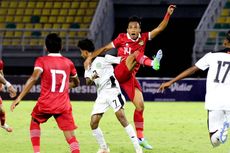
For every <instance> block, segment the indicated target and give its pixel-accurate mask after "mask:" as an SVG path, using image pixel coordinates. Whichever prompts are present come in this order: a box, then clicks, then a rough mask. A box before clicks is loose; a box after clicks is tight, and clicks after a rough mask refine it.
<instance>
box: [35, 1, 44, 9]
mask: <svg viewBox="0 0 230 153" xmlns="http://www.w3.org/2000/svg"><path fill="white" fill-rule="evenodd" d="M43 7H44V2H37V4H36V8H43Z"/></svg>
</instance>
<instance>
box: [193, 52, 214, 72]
mask: <svg viewBox="0 0 230 153" xmlns="http://www.w3.org/2000/svg"><path fill="white" fill-rule="evenodd" d="M211 54H212V53H211V52H210V53H207V54H206V55H204V56H203V57H202V58H201V59H199V60H198V61H197V62H196V64H195V65H196V66H197V67H198V68H199V69H201V70H203V71H204V70H206V69H207V68H208V67H209V62H208V59H209V57H210V55H211Z"/></svg>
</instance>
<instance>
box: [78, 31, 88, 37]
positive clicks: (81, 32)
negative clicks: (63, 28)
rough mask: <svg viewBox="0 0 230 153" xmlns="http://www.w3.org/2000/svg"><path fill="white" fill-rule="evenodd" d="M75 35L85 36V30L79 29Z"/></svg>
mask: <svg viewBox="0 0 230 153" xmlns="http://www.w3.org/2000/svg"><path fill="white" fill-rule="evenodd" d="M77 36H78V37H81V38H83V37H85V36H86V32H85V31H79V32H78V33H77Z"/></svg>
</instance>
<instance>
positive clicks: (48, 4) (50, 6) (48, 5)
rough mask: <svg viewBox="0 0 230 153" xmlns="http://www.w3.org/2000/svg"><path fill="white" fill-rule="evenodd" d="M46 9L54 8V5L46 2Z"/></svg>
mask: <svg viewBox="0 0 230 153" xmlns="http://www.w3.org/2000/svg"><path fill="white" fill-rule="evenodd" d="M45 8H53V3H52V2H46V4H45Z"/></svg>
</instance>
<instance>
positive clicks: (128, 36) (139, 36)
mask: <svg viewBox="0 0 230 153" xmlns="http://www.w3.org/2000/svg"><path fill="white" fill-rule="evenodd" d="M126 35H127V38H128V39H131V40H132V41H138V40H139V38H141V34H139V35H138V38H137V39H136V40H133V39H132V38H131V37H130V35H129V34H128V33H126Z"/></svg>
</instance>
